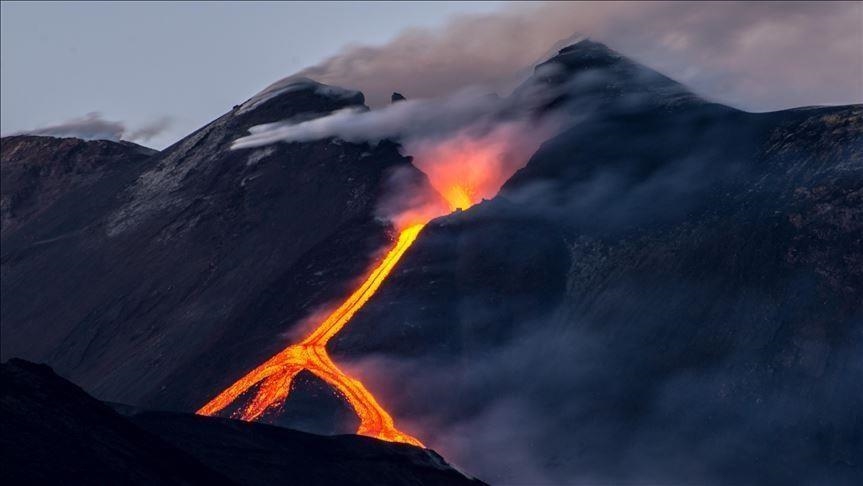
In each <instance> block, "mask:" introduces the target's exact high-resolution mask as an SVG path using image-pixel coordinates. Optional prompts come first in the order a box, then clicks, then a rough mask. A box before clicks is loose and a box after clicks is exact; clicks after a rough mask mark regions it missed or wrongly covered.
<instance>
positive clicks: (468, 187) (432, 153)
mask: <svg viewBox="0 0 863 486" xmlns="http://www.w3.org/2000/svg"><path fill="white" fill-rule="evenodd" d="M539 133H541V131H540V130H539V129H536V128H534V129H529V128H528V127H525V126H522V125H519V124H502V125H500V126H498V127H497V128H495V129H494V130H491V131H486V132H483V133H482V134H480V135H476V134H472V133H470V132H468V131H466V132H465V133H460V134H457V135H455V136H453V137H451V138H450V139H447V140H437V141H434V142H418V143H413V144H410V146H409V147H408V151H409V152H410V153H412V154H414V155H415V157H414V163H415V164H416V166H417V167H418V168H419V169H420V170H422V171H423V172H425V173H426V175H427V176H428V179H429V182H430V183H431V186H432V187H433V188H434V191H431V192H435V191H436V192H435V193H434V194H430V195H426V196H428V197H425V198H424V199H423V201H422V203H421V204H419V205H417V206H412V207H410V209H408V210H405V211H403V212H400V214H397V215H393V216H392V220H393V222H394V223H395V224H396V225H397V227H399V228H404V229H403V230H402V231H401V233H400V235H399V239H398V241H397V242H396V244H395V246H394V247H393V248H392V249H391V250H390V251H389V253H387V254H386V256H385V257H384V258H383V260H382V261H381V262H380V263H378V265H377V266H376V267H375V268H374V269H373V270H372V271H371V273H370V274H369V276H368V277H367V278H366V279H365V280H364V281H363V282H362V284H361V285H360V286H359V288H357V290H355V291H354V292H353V293H352V294H351V295H350V296H349V297H348V298H347V299H346V300H345V301H344V302H343V303H342V304H341V305H340V306H339V307H338V308H337V309H336V310H335V311H334V312H332V313H331V314H329V315H328V316H327V317H326V319H324V321H323V322H321V323H320V324H319V325H318V326H316V327H315V329H314V330H313V331H312V332H311V333H310V334H309V335H308V336H307V337H306V338H305V339H303V340H302V341H300V342H299V343H297V344H294V345H292V346H289V347H287V348H285V349H284V350H283V351H282V352H280V353H279V354H277V355H275V356H273V357H272V358H270V359H269V360H267V361H266V362H264V363H263V364H261V365H260V366H258V367H257V368H255V369H253V370H252V371H250V372H249V373H247V374H246V375H245V376H243V377H242V378H240V379H239V380H237V381H236V382H235V383H234V384H232V385H231V386H230V387H228V388H227V389H225V390H224V391H222V392H221V393H220V394H219V395H217V396H216V397H215V398H213V399H212V400H210V402H208V403H207V404H206V405H204V406H203V407H201V408H200V409H199V410H198V413H199V414H201V415H214V414H217V413H219V412H220V411H222V410H224V409H225V408H226V407H227V406H228V405H230V404H231V403H233V402H234V401H236V400H237V399H238V398H239V397H240V396H241V395H243V394H244V393H246V392H247V391H249V390H250V389H252V387H254V386H256V385H257V387H258V388H257V391H256V393H255V396H254V397H253V398H252V399H251V401H249V402H248V403H247V404H246V405H245V407H243V408H241V409H239V410H238V411H237V412H235V413H234V415H235V416H237V417H239V418H242V419H243V420H255V419H257V418H258V417H260V416H261V415H262V414H263V413H264V412H266V411H267V410H269V409H271V408H274V407H278V406H281V405H282V404H283V403H284V401H285V400H286V399H287V397H288V395H289V394H290V391H291V382H292V381H293V379H294V377H295V376H296V375H297V373H299V372H300V371H302V370H308V371H310V372H311V373H313V374H315V375H316V376H318V377H320V378H321V379H323V380H324V381H325V382H327V383H328V384H329V385H330V386H332V387H333V388H335V389H336V390H338V392H339V393H341V394H342V395H344V397H345V399H347V401H348V403H350V404H351V407H353V409H354V411H355V412H356V414H357V416H358V417H359V419H360V426H359V429H358V430H357V433H358V434H361V435H367V436H371V437H377V438H378V439H383V440H388V441H393V442H404V443H407V444H413V445H417V446H422V443H421V442H420V441H419V440H418V439H417V438H415V437H412V436H411V435H409V434H406V433H404V432H402V431H400V430H398V429H397V428H396V427H395V425H394V423H393V418H392V416H391V415H390V414H389V413H387V411H386V410H384V409H383V407H381V405H380V404H379V403H378V402H377V400H375V397H374V396H373V395H372V394H371V392H369V391H368V390H367V389H366V388H365V386H363V384H362V383H360V382H359V381H358V380H356V379H353V378H351V377H349V376H347V375H346V374H345V373H344V372H342V371H341V370H340V369H339V368H338V367H337V366H336V365H335V363H333V361H332V360H331V359H330V357H329V355H328V354H327V350H326V345H327V343H328V342H329V340H330V339H331V338H332V337H333V336H335V335H336V334H337V333H338V332H339V331H340V330H341V329H342V328H343V327H344V326H345V324H347V322H348V321H349V320H350V319H351V318H352V317H353V316H354V314H356V312H357V311H358V310H359V309H361V308H362V307H363V305H365V303H366V302H368V300H369V299H370V298H371V297H372V296H373V295H374V293H375V292H376V291H377V289H378V287H380V285H381V283H382V282H383V281H384V280H385V279H386V278H387V276H388V275H389V274H390V272H391V271H392V269H393V268H394V267H395V266H396V264H397V263H398V261H399V259H401V257H402V255H404V253H405V252H406V251H407V249H408V248H410V246H411V245H412V244H413V242H414V241H415V240H416V238H417V236H418V235H419V233H420V231H422V229H423V227H424V226H425V223H426V222H428V221H430V220H432V219H433V218H436V217H438V216H441V215H443V214H445V213H446V211H447V209H448V210H449V211H454V210H456V209H468V208H469V207H471V206H473V205H474V204H476V203H477V202H478V201H479V200H480V199H481V198H489V197H492V196H493V195H494V194H495V193H496V192H497V191H498V189H500V186H501V185H502V184H503V182H504V181H505V180H506V179H507V178H509V176H511V175H512V173H513V172H515V170H517V169H518V168H519V167H521V166H522V165H523V164H524V162H525V161H526V160H527V157H528V155H529V154H530V153H533V151H534V150H535V149H536V147H537V145H538V140H540V137H539V136H538V134H539ZM441 198H442V199H443V200H445V201H446V204H445V205H444V204H442V201H441ZM421 199H422V198H421ZM446 206H448V208H447V207H446Z"/></svg>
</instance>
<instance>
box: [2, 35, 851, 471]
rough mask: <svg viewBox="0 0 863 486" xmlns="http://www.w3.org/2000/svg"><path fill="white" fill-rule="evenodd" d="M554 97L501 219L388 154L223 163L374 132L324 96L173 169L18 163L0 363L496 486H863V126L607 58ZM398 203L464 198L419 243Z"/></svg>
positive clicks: (110, 153) (30, 143) (61, 159)
mask: <svg viewBox="0 0 863 486" xmlns="http://www.w3.org/2000/svg"><path fill="white" fill-rule="evenodd" d="M536 90H539V92H541V93H544V94H545V95H546V96H544V97H542V103H540V104H537V105H535V106H533V107H532V110H533V111H532V112H531V113H530V116H531V117H538V118H539V117H545V116H554V117H555V119H556V120H557V129H556V131H555V133H553V134H552V135H550V136H548V137H546V139H544V140H543V141H542V142H543V143H542V144H541V146H539V148H538V149H537V150H536V151H535V152H533V153H532V155H531V156H530V157H528V158H526V159H525V160H524V161H522V163H521V165H520V167H521V168H520V169H519V170H517V171H516V172H515V173H514V174H513V175H512V176H511V177H507V179H506V180H504V181H501V184H500V186H501V187H500V190H499V192H498V193H496V195H489V196H488V197H487V199H488V200H485V201H481V200H480V199H481V198H477V197H475V196H474V195H472V194H471V193H470V192H471V191H470V187H469V186H458V185H449V186H447V187H445V188H443V189H442V188H441V187H435V183H436V181H437V180H438V179H436V178H435V177H434V174H432V173H431V172H430V171H429V172H428V173H424V172H423V171H421V170H420V169H418V168H417V166H419V165H421V164H420V163H419V161H416V162H417V163H416V164H415V163H414V162H412V160H411V158H410V155H414V154H410V153H407V152H406V151H405V148H404V147H403V146H400V145H399V144H398V143H397V142H398V141H389V140H383V141H380V142H379V143H357V142H352V143H349V142H345V141H344V140H341V139H339V138H337V137H330V138H324V139H321V140H313V141H306V142H290V143H274V144H270V145H266V146H260V147H254V148H251V147H249V148H238V149H233V150H232V149H231V146H232V144H233V143H234V142H235V141H236V140H237V139H239V138H242V137H244V136H246V135H247V134H248V132H249V129H251V128H253V127H261V126H267V125H268V124H273V123H281V122H284V121H285V120H288V121H289V122H290V123H299V122H301V121H304V120H314V119H317V118H320V117H323V116H326V115H328V114H331V113H333V112H338V111H339V110H345V109H348V110H351V111H356V112H363V111H365V110H367V108H366V107H365V106H364V104H363V103H364V98H363V95H362V94H361V93H358V92H354V91H350V90H345V89H341V88H336V87H330V86H325V85H321V84H318V83H315V82H313V81H310V80H303V81H302V82H291V83H284V82H280V83H276V84H274V85H273V86H271V87H270V88H268V89H266V90H264V91H263V92H261V93H260V94H258V95H256V96H255V97H253V98H252V99H250V100H248V101H247V102H245V103H242V104H240V105H237V106H235V107H234V108H233V109H231V110H230V111H228V112H227V113H226V114H225V115H223V116H222V117H220V118H218V119H216V120H214V121H213V122H211V123H210V124H208V125H206V126H205V127H202V128H201V129H199V130H197V131H196V132H194V133H192V134H190V135H189V136H187V137H186V138H184V139H182V140H180V141H179V142H177V143H176V144H174V145H172V146H171V147H168V148H167V149H165V150H163V151H160V152H157V153H151V152H149V151H147V150H146V149H143V148H141V147H138V146H132V145H129V144H117V143H113V142H102V141H100V142H83V141H70V140H69V139H52V138H48V137H8V138H4V139H3V143H2V170H3V178H4V184H3V195H2V196H3V218H4V219H3V221H4V223H3V224H4V226H3V233H2V277H3V278H2V295H3V299H2V300H3V301H2V309H0V310H2V331H3V340H2V347H0V350H2V356H3V358H4V359H7V358H10V357H21V358H26V359H29V360H34V361H40V362H46V363H48V364H50V365H51V366H52V367H53V368H54V369H56V370H57V372H58V373H59V374H60V375H61V376H63V377H66V378H68V379H70V380H71V381H72V382H74V383H77V384H79V385H80V386H81V387H82V388H83V389H84V390H86V391H87V392H88V393H90V394H92V395H93V396H94V397H96V398H98V399H100V400H107V401H110V402H119V403H126V404H132V405H135V406H138V407H143V408H148V409H158V410H166V411H171V412H186V413H189V412H194V411H198V410H200V411H202V412H206V413H207V414H211V413H217V412H218V413H221V414H223V415H226V416H230V415H234V416H239V417H241V418H246V419H254V420H256V421H259V422H265V423H268V424H272V425H280V426H286V427H291V428H297V429H300V430H305V431H308V432H321V433H334V432H335V433H356V432H357V431H359V432H360V433H361V434H362V433H366V434H367V435H372V436H375V437H380V438H383V439H387V440H396V441H399V439H400V438H401V439H402V440H401V441H402V442H408V443H414V444H419V443H422V444H424V445H426V446H429V447H431V448H433V449H436V450H439V451H441V453H442V454H443V455H444V456H446V457H447V458H448V459H450V460H452V461H454V463H457V464H459V465H460V466H461V467H463V468H464V469H465V470H466V471H468V472H470V473H471V474H476V475H477V476H478V477H480V478H482V479H483V480H486V481H489V482H492V483H497V482H500V483H507V484H512V483H531V484H571V483H573V482H613V483H614V482H617V483H620V482H630V483H632V482H634V483H654V484H655V483H663V484H684V483H689V484H691V483H735V484H742V483H747V484H748V483H758V484H788V483H811V484H823V483H830V484H855V483H857V482H858V481H857V480H859V478H860V477H861V469H860V468H861V464H860V462H859V461H860V460H859V457H860V454H859V451H860V448H861V444H863V422H861V420H860V417H859V413H858V412H857V411H858V410H860V409H863V394H861V393H860V392H859V383H863V366H861V360H860V356H861V353H860V352H859V351H860V350H861V349H863V335H861V333H860V328H861V323H863V305H861V303H863V253H861V248H863V209H861V208H863V128H861V127H863V107H861V106H859V105H855V106H836V107H809V108H799V109H793V110H786V111H781V112H772V113H748V112H744V111H741V110H738V109H735V108H732V107H728V106H724V105H721V104H718V103H715V102H712V101H710V100H705V99H703V98H702V97H700V96H698V95H697V94H694V93H692V92H691V91H689V90H688V89H687V88H686V87H685V86H683V85H682V84H680V83H678V82H676V81H674V80H672V79H669V78H668V77H666V76H664V75H662V74H659V73H657V72H655V71H653V70H651V69H649V68H648V67H645V66H643V65H641V64H639V63H637V62H635V61H633V60H631V59H629V58H627V57H626V56H624V55H621V54H620V53H617V52H615V51H613V50H611V49H609V48H608V47H606V46H604V45H602V44H599V43H597V42H593V41H590V40H583V41H580V42H578V43H575V44H573V45H571V46H568V47H566V48H564V49H562V50H561V51H559V52H558V53H557V55H555V56H552V57H551V58H550V59H549V60H547V61H545V62H544V63H543V64H542V65H540V66H537V68H536V70H535V72H534V74H533V76H532V77H531V78H530V79H529V80H528V81H526V82H525V84H524V85H523V86H522V87H520V88H517V89H516V90H515V91H514V92H513V94H512V95H510V97H509V99H513V100H515V99H518V98H519V97H523V96H527V95H528V93H533V92H535V91H536ZM405 103H410V102H409V101H402V102H399V103H398V105H399V106H404V105H405ZM531 119H534V118H531ZM258 129H260V128H258ZM256 130H257V129H256ZM97 144H98V145H97ZM72 145H75V146H77V147H80V148H76V149H75V152H74V154H77V155H74V154H70V153H69V152H68V147H69V146H72ZM105 147H108V148H109V149H110V150H109V149H106V148H105ZM434 153H446V152H445V151H438V152H434ZM91 154H92V155H91ZM31 167H39V169H32V168H31ZM70 167H71V168H72V169H70ZM69 173H71V174H74V175H73V176H68V175H66V174H69ZM7 174H16V175H14V177H15V178H16V180H23V178H24V177H26V178H27V180H30V181H31V182H29V183H28V184H15V185H11V184H10V185H7V184H6V179H7V177H8V176H7ZM19 174H26V176H25V175H19ZM394 179H398V180H399V181H402V182H404V181H407V183H408V185H409V186H410V187H413V188H414V190H415V191H416V192H430V193H434V192H438V193H441V194H442V196H443V197H444V198H445V199H447V200H449V202H450V204H449V206H448V207H447V208H446V210H445V211H443V212H442V213H441V215H440V217H436V218H434V219H430V220H428V221H425V220H424V221H422V222H421V223H422V226H420V227H419V228H417V229H415V233H414V234H411V235H410V236H411V238H412V239H410V244H408V245H407V247H404V245H403V244H402V243H403V241H404V240H403V239H402V238H404V237H405V233H404V231H405V230H406V229H407V228H410V227H411V226H405V227H404V228H401V227H395V226H393V225H392V224H391V223H390V222H389V221H387V220H386V219H384V218H381V217H380V214H379V212H378V209H379V208H380V206H381V205H382V203H383V202H384V201H385V200H387V198H388V193H389V191H390V190H391V182H392V181H393V180H394ZM448 188H449V189H451V192H449V191H448ZM483 197H485V196H483ZM453 201H455V202H454V203H453ZM474 203H476V204H474ZM400 245H402V246H400ZM399 248H401V250H398V251H397V249H399ZM390 251H397V257H396V258H393V259H390V257H389V256H388V255H392V253H390ZM381 264H386V266H385V269H386V271H385V272H381V273H379V274H377V275H380V276H381V277H382V278H381V279H380V280H379V281H376V283H375V286H374V290H373V291H372V293H371V294H368V295H367V298H366V297H362V295H366V294H364V293H362V292H360V294H357V292H358V289H360V290H361V289H363V288H366V289H368V288H370V287H367V286H365V284H366V283H367V282H369V280H368V278H369V277H370V276H374V275H376V270H377V269H379V268H382V267H381V266H380V265H381ZM390 264H391V265H390ZM372 280H373V281H375V280H374V278H372ZM355 295H357V298H356V299H354V296H355ZM363 299H364V300H363ZM360 300H362V304H361V305H359V306H353V305H348V307H346V308H343V307H342V306H341V305H342V304H343V303H348V302H359V301H360ZM328 316H334V317H332V319H328ZM340 316H341V317H340ZM342 317H346V319H343V318H342ZM333 331H335V332H333ZM321 350H323V353H321ZM271 360H276V361H271ZM270 365H276V366H270ZM310 368H311V369H310ZM250 376H251V377H252V378H254V379H251V378H249V379H248V381H244V380H246V379H247V377H250ZM351 380H355V381H356V384H357V386H358V387H359V388H352V387H348V386H346V385H345V383H354V382H353V381H351ZM238 383H242V384H243V386H237V384H238ZM246 385H248V386H246ZM235 386H236V388H234V387H235ZM357 390H363V391H365V393H362V392H359V391H357ZM226 391H231V392H230V393H228V394H227V395H223V393H225V392H226ZM219 397H223V398H224V400H220V399H219ZM368 397H372V399H371V401H369V399H368ZM214 399H215V400H216V401H215V402H214ZM372 402H374V403H372ZM309 410H314V412H315V414H316V415H317V416H316V417H311V416H310V414H309V413H307V412H308V411H309ZM362 410H366V411H368V410H372V411H374V413H372V414H371V415H370V416H371V417H372V418H371V419H369V418H368V417H366V416H364V415H363V413H362V412H361V411H362ZM321 417H323V419H322V418H321ZM387 418H389V419H390V420H389V421H387ZM395 423H397V424H399V427H398V428H395V426H394V425H393V424H395ZM370 424H376V425H370ZM381 424H383V425H381ZM389 426H393V427H392V430H391V429H390V428H389ZM381 431H387V432H386V433H382V432H381ZM388 434H389V436H387V435H388ZM396 434H401V436H399V435H396ZM395 445H396V446H399V444H395ZM405 447H407V446H405Z"/></svg>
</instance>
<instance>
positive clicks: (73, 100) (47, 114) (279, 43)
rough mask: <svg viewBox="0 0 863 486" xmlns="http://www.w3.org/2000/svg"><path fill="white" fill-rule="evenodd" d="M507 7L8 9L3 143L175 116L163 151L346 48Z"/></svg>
mask: <svg viewBox="0 0 863 486" xmlns="http://www.w3.org/2000/svg"><path fill="white" fill-rule="evenodd" d="M499 6H500V2H476V3H462V2H406V3H396V2H367V3H352V2H333V3H325V2H286V3H280V2H259V3H223V2H213V3H206V2H205V3H186V2H182V3H163V2H152V3H146V2H142V3H132V2H117V3H108V2H93V3H84V2H81V3H79V2H69V3H49V2H33V3H29V2H26V3H25V2H2V4H0V22H2V29H0V35H2V43H0V52H2V57H0V71H2V79H0V81H2V82H0V93H2V104H0V106H2V110H0V111H2V123H0V125H2V128H0V133H3V134H4V135H5V134H8V133H11V132H17V131H20V130H30V129H34V128H38V127H43V126H46V125H51V124H56V123H60V122H63V121H66V120H68V119H70V118H77V117H81V116H84V115H85V114H87V113H90V112H94V111H96V112H101V113H102V115H103V117H104V118H106V119H108V120H120V121H123V122H125V123H126V124H127V125H128V126H129V127H130V129H135V128H137V127H140V126H143V125H146V124H148V123H151V122H153V121H155V120H158V119H160V118H162V117H165V116H168V117H171V118H172V119H173V122H172V124H171V126H170V128H169V129H168V130H167V131H166V132H165V133H164V134H163V135H161V136H159V137H156V138H154V139H152V140H149V141H146V142H143V143H144V144H145V145H148V146H152V147H156V148H161V147H164V146H165V145H167V144H169V143H172V142H174V141H176V140H177V139H179V138H180V137H182V136H184V135H185V134H187V133H189V132H191V131H192V130H195V129H197V128H198V127H200V126H202V125H204V124H205V123H207V122H209V121H210V120H212V119H214V118H216V117H218V116H219V115H221V114H223V113H225V112H226V111H228V110H229V109H230V108H231V107H232V106H233V105H235V104H237V103H240V102H242V101H244V100H245V99H247V98H249V97H250V96H252V95H253V94H255V93H256V92H258V91H260V90H261V89H263V88H264V87H265V86H266V85H268V84H270V83H271V82H273V81H276V80H278V79H280V78H282V77H284V76H287V75H289V74H292V73H294V72H296V71H298V70H299V69H301V68H303V67H305V66H308V65H311V64H314V63H316V62H318V61H320V60H322V59H324V58H326V57H327V56H330V55H333V54H335V53H336V52H337V51H338V50H339V48H340V47H343V46H345V45H347V44H351V43H361V44H379V43H383V42H386V41H388V40H390V39H391V38H392V37H393V36H394V35H395V34H397V33H398V32H400V31H401V30H403V29H405V28H407V27H411V26H428V27H434V26H437V25H440V24H442V23H444V22H445V21H446V20H447V18H449V17H450V16H452V15H455V14H464V13H470V12H487V11H492V10H495V9H497V8H498V7H499ZM264 46H265V47H266V49H262V47H264Z"/></svg>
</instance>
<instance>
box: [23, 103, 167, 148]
mask: <svg viewBox="0 0 863 486" xmlns="http://www.w3.org/2000/svg"><path fill="white" fill-rule="evenodd" d="M170 126H171V118H169V117H162V118H159V119H157V120H154V121H152V122H150V123H147V124H146V125H143V126H141V127H138V128H135V129H132V128H130V127H128V126H127V125H126V124H125V123H124V122H121V121H112V120H106V119H105V118H104V117H103V116H102V114H101V113H99V112H95V111H94V112H90V113H87V114H86V115H84V116H82V117H79V118H73V119H71V120H67V121H65V122H62V123H58V124H56V125H50V126H47V127H42V128H36V129H34V130H26V131H23V132H20V133H22V134H28V135H45V136H49V137H76V138H81V139H84V140H111V141H114V142H118V141H120V140H129V141H137V142H146V141H148V140H150V139H152V138H154V137H156V136H158V135H159V134H161V133H162V132H164V131H165V130H166V129H168V128H169V127H170Z"/></svg>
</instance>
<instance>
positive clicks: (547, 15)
mask: <svg viewBox="0 0 863 486" xmlns="http://www.w3.org/2000/svg"><path fill="white" fill-rule="evenodd" d="M861 25H863V5H861V4H859V3H850V2H849V3H829V2H820V3H778V2H768V3H742V2H741V3H731V2H715V3H708V2H690V3H681V2H608V3H564V2H551V3H547V4H542V5H531V6H524V5H519V6H516V7H511V8H509V9H506V10H504V11H502V12H500V13H496V14H488V15H472V16H464V17H458V18H455V19H453V20H452V21H451V22H450V23H449V24H447V25H446V26H444V27H443V28H441V29H410V30H407V31H405V32H404V33H402V34H401V35H399V36H398V37H396V38H395V39H393V40H392V41H391V42H389V43H387V44H385V45H383V46H359V47H356V46H354V47H348V48H346V49H345V50H344V51H343V52H341V53H339V54H337V55H335V56H333V57H331V58H329V59H327V60H325V61H323V62H321V63H320V64H318V65H316V66H312V67H309V68H306V69H304V70H302V71H301V72H300V73H299V75H302V76H307V77H310V78H313V79H315V80H317V81H320V82H323V83H327V84H332V85H336V86H345V87H349V88H352V89H358V90H361V91H362V92H363V93H364V94H365V95H366V99H367V100H368V101H369V103H370V104H371V105H372V106H376V105H377V106H379V105H383V104H384V103H386V102H387V101H388V100H389V96H390V93H391V92H392V91H399V92H402V93H404V94H405V95H406V96H407V97H408V99H411V98H417V97H420V98H425V97H435V96H441V95H445V94H450V93H452V92H454V91H457V90H459V89H461V88H463V87H465V86H471V85H484V86H489V87H491V88H492V89H496V90H506V89H508V88H510V87H512V86H514V85H515V84H516V83H517V82H518V80H519V79H520V78H522V77H524V76H525V74H526V73H525V71H524V68H525V66H531V65H533V64H536V63H537V61H538V60H540V59H541V58H542V57H543V56H546V55H548V54H549V46H552V45H553V44H554V43H555V42H558V47H561V43H560V42H559V41H561V39H565V38H569V37H571V36H572V35H573V33H578V34H583V35H588V36H591V37H594V38H596V39H597V40H599V41H601V42H604V43H606V44H608V45H609V46H610V47H612V48H614V49H616V50H618V51H620V52H623V53H625V54H626V55H629V56H631V57H633V58H634V59H636V60H638V61H641V62H642V63H644V64H647V65H650V66H652V67H654V68H656V69H657V70H659V71H661V72H663V73H665V74H668V75H669V76H671V77H672V78H675V79H678V80H680V81H682V82H684V83H685V84H687V85H688V86H691V87H692V88H694V89H695V90H696V91H697V92H699V93H700V94H703V95H705V96H707V97H709V98H713V99H716V100H718V101H720V102H724V103H728V104H732V105H735V106H738V107H741V108H744V109H748V110H755V111H760V110H773V109H780V108H788V107H793V106H801V105H812V104H834V103H854V102H860V101H863V56H860V47H859V46H860V45H863V27H861ZM792 61H793V62H792Z"/></svg>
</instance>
